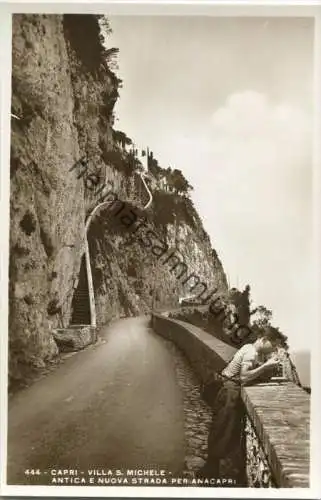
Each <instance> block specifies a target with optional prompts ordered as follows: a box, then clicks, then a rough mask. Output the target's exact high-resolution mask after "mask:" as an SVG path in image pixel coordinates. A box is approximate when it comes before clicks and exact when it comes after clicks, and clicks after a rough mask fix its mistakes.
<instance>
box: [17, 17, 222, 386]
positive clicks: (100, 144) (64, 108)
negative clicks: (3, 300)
mask: <svg viewBox="0 0 321 500" xmlns="http://www.w3.org/2000/svg"><path fill="white" fill-rule="evenodd" d="M84 33H86V36H84ZM105 56H106V53H105V52H104V48H103V46H102V44H101V36H100V29H99V20H98V18H97V16H93V15H81V16H79V15H66V16H63V15H35V14H23V15H22V14H21V15H20V14H19V15H14V16H13V40H12V113H13V114H14V115H16V116H17V117H18V119H17V118H15V117H12V129H11V171H10V176H11V198H10V217H11V227H10V270H9V273H10V284H9V288H10V290H9V295H10V307H9V343H10V346H9V351H10V363H9V371H10V378H11V380H13V381H15V380H19V379H20V378H21V377H22V376H23V374H24V373H25V371H24V368H23V367H32V366H38V365H39V363H40V364H43V363H46V362H47V360H50V359H52V358H53V357H54V356H56V355H57V353H58V349H57V345H56V342H55V341H54V331H56V332H57V329H59V328H66V327H68V326H69V325H70V324H71V323H72V322H73V323H75V321H76V320H74V321H73V316H75V311H74V302H75V300H74V297H75V293H76V292H77V290H79V282H84V283H85V278H84V277H83V273H82V265H83V255H84V246H85V237H86V231H85V221H86V217H87V216H88V214H89V213H90V212H91V210H92V209H93V207H95V205H97V203H98V200H99V197H100V195H101V193H100V194H97V192H96V191H95V192H94V191H93V190H92V189H91V186H90V185H89V184H88V178H89V177H90V176H92V175H93V174H95V175H97V176H98V179H99V182H100V184H104V183H107V182H110V185H112V186H113V190H114V191H115V192H116V193H117V195H118V196H119V198H120V199H122V200H124V201H126V202H128V203H129V204H132V205H133V206H134V207H138V206H139V207H140V209H141V208H142V206H143V205H144V203H145V201H146V192H144V189H143V188H142V186H141V184H140V180H139V179H140V178H139V168H140V166H139V164H137V161H136V160H135V158H133V156H132V155H131V153H130V152H129V151H128V150H126V147H127V146H126V144H125V143H124V141H120V142H119V140H118V139H117V138H116V139H115V131H114V129H113V123H114V117H113V108H114V105H115V102H116V100H117V98H118V87H119V85H120V80H119V79H118V77H117V76H116V75H115V74H114V73H113V71H111V69H110V68H109V67H108V64H107V63H106V57H105ZM118 135H119V134H118ZM125 142H126V141H125ZM83 158H85V159H86V161H85V164H86V169H87V171H86V175H83V176H81V175H79V169H78V167H76V168H73V166H74V165H75V164H79V162H80V160H82V159H83ZM77 162H78V163H77ZM95 193H96V194H95ZM158 194H159V196H158V197H157V195H155V199H154V200H153V203H152V205H151V207H150V208H149V209H148V213H146V214H144V216H145V215H146V216H147V218H148V224H149V225H150V228H153V230H154V231H155V234H157V235H159V236H160V237H161V238H162V239H164V240H165V241H166V243H167V244H168V247H169V248H170V249H177V250H178V251H179V252H180V253H181V254H182V255H183V256H184V262H185V263H186V265H187V267H188V271H189V273H194V274H196V275H198V276H199V277H200V278H201V279H202V281H204V282H206V283H207V284H208V287H209V288H210V287H216V286H217V287H218V288H219V289H220V290H222V291H226V290H227V282H226V277H225V274H224V270H223V267H222V265H221V262H220V260H219V258H218V256H217V255H216V252H215V251H213V250H212V248H211V242H210V240H209V237H208V236H207V234H206V233H205V231H204V228H203V227H202V224H201V221H200V219H199V216H198V214H197V212H196V211H195V209H194V207H193V205H192V202H191V201H190V200H189V199H188V197H184V196H181V195H179V194H175V193H166V196H167V197H168V198H167V201H168V202H166V203H164V198H163V196H164V193H162V192H161V190H160V191H159V193H158ZM169 202H170V206H171V211H170V214H167V213H166V210H164V208H166V207H167V206H169ZM107 215H108V217H107ZM169 215H170V217H169ZM166 217H167V218H166ZM88 243H89V250H90V257H91V267H92V274H93V284H94V290H95V300H96V308H97V320H98V324H103V323H106V322H108V321H110V320H111V319H112V318H117V317H120V316H126V315H136V314H139V313H141V312H143V313H144V312H147V311H149V310H150V309H151V307H152V305H153V304H155V303H156V304H157V306H158V307H162V306H168V305H170V304H172V303H173V302H175V301H176V303H177V300H178V296H179V295H180V294H181V293H183V292H184V289H183V285H182V283H181V282H180V281H179V280H178V279H177V277H176V275H175V273H174V272H173V271H172V270H171V269H170V268H169V267H168V266H167V267H166V265H163V264H160V262H159V260H158V259H157V256H155V255H154V254H153V253H152V252H151V249H150V248H147V247H143V245H141V244H140V243H139V241H130V238H129V235H128V233H126V231H122V230H120V229H119V227H118V228H117V227H115V224H114V222H113V220H112V218H111V215H110V213H109V214H107V213H106V211H105V212H104V211H101V212H99V214H97V217H95V218H94V220H93V223H92V224H91V226H90V230H89V232H88ZM82 312H83V313H84V315H85V313H86V311H85V308H84V310H83V311H82ZM56 338H57V334H56Z"/></svg>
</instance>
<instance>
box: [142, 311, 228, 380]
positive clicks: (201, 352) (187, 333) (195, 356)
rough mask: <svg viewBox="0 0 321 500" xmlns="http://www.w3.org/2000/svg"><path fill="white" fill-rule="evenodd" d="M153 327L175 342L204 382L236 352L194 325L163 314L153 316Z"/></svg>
mask: <svg viewBox="0 0 321 500" xmlns="http://www.w3.org/2000/svg"><path fill="white" fill-rule="evenodd" d="M152 326H153V328H154V330H155V331H156V333H158V334H159V335H162V336H163V337H165V338H167V339H168V340H171V341H172V342H174V343H175V344H176V345H177V346H178V347H179V348H180V349H181V350H182V351H183V352H184V353H185V355H186V356H187V358H188V359H189V361H190V363H191V365H192V366H193V367H194V369H195V371H196V372H197V374H198V375H199V377H200V378H201V380H202V381H206V380H208V379H209V377H210V375H211V374H212V373H213V372H215V371H216V372H220V371H221V370H223V368H224V367H225V366H226V364H227V363H228V362H229V360H230V359H231V358H232V357H233V355H234V353H235V351H236V349H235V348H234V347H232V346H229V345H228V344H225V342H222V341H221V340H218V339H216V338H215V337H213V336H212V335H210V334H209V333H207V332H204V331H203V330H201V329H200V328H197V327H196V326H194V325H191V324H189V323H185V322H184V321H180V320H174V319H169V318H167V317H165V316H163V315H161V314H154V315H153V316H152Z"/></svg>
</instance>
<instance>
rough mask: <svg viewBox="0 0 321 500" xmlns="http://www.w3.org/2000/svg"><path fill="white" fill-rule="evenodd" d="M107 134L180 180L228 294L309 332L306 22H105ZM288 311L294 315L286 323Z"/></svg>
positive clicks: (295, 344) (294, 335)
mask: <svg viewBox="0 0 321 500" xmlns="http://www.w3.org/2000/svg"><path fill="white" fill-rule="evenodd" d="M109 19H110V24H111V28H112V30H113V34H112V35H111V37H109V38H108V39H107V40H108V43H109V47H112V46H114V47H118V48H119V57H118V65H119V69H118V70H117V74H118V76H119V77H120V78H121V79H123V81H124V84H123V88H122V89H120V98H119V99H118V101H117V103H116V106H115V115H116V117H117V118H116V122H115V125H114V126H115V128H117V129H121V130H123V131H124V132H126V134H127V135H128V136H129V137H131V138H132V139H133V140H134V141H135V143H136V144H137V145H139V146H140V147H143V148H144V149H145V148H146V147H147V146H148V147H149V148H150V150H151V151H153V153H154V156H155V158H157V159H158V160H159V163H160V165H161V166H162V167H163V168H167V167H168V166H171V167H172V168H177V169H180V170H182V172H183V174H184V175H185V177H186V178H187V179H188V181H189V182H190V183H191V184H192V185H193V186H194V192H193V193H192V196H191V197H192V200H193V202H194V204H195V207H196V209H197V211H198V213H199V214H200V217H201V219H202V221H203V225H204V228H205V230H206V232H207V233H208V234H209V236H210V240H211V244H212V247H213V248H214V249H215V250H216V252H217V254H218V256H219V258H220V260H221V262H222V265H223V268H224V271H225V273H226V276H227V278H228V282H229V286H230V287H233V286H237V288H240V289H244V287H245V286H246V285H247V284H249V285H250V287H251V298H252V300H253V306H255V305H259V304H263V305H265V306H266V307H267V308H268V309H271V310H272V311H273V318H272V323H273V324H274V325H275V326H278V327H279V328H280V329H281V331H282V332H283V333H284V334H285V335H286V336H287V337H288V339H289V344H290V346H291V348H292V349H294V350H301V349H306V334H305V332H306V331H310V330H311V329H312V323H311V322H312V315H313V311H312V304H311V301H310V300H309V297H310V296H312V257H311V255H312V201H311V200H312V116H313V92H312V91H313V86H312V81H313V36H314V22H313V18H304V17H302V18H281V17H275V18H263V17H262V18H260V17H253V18H250V17H248V18H246V17H242V18H233V17H230V18H224V17H221V18H217V17H211V16H208V17H188V16H187V17H178V16H175V17H174V18H173V17H165V16H164V17H163V16H162V17H152V16H119V17H110V18H109ZM293 311H295V314H293Z"/></svg>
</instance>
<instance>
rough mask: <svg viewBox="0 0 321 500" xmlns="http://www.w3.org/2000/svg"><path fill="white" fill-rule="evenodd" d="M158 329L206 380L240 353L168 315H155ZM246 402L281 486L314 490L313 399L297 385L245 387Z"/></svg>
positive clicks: (289, 383)
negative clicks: (311, 462)
mask: <svg viewBox="0 0 321 500" xmlns="http://www.w3.org/2000/svg"><path fill="white" fill-rule="evenodd" d="M152 326H153V329H154V330H155V331H156V333H158V334H160V335H162V336H163V337H165V338H167V339H169V340H172V341H173V342H174V343H175V344H176V345H177V346H178V347H179V348H181V350H182V351H183V352H184V353H185V355H186V356H187V358H188V359H189V361H190V362H191V364H192V365H193V367H194V369H195V371H196V372H197V373H198V375H199V376H200V378H201V379H202V380H204V379H205V380H206V379H208V377H209V375H210V373H211V372H213V371H220V370H221V369H222V368H224V366H225V365H226V363H227V362H228V361H229V360H230V359H231V358H232V357H233V354H234V353H235V352H236V349H235V348H233V347H231V346H229V345H228V344H225V343H224V342H222V341H221V340H218V339H216V338H215V337H213V336H212V335H210V334H209V333H207V332H205V331H204V330H202V329H201V328H198V327H196V326H194V325H191V324H190V323H186V322H184V321H180V320H175V319H172V318H168V317H166V316H165V315H164V314H152ZM242 398H243V401H244V404H245V407H246V410H247V413H248V416H249V418H250V420H251V423H252V425H253V427H254V429H255V432H256V434H257V436H258V439H259V441H260V443H261V445H262V448H263V449H264V453H265V454H266V457H267V460H268V462H269V465H270V467H271V472H272V475H273V478H274V480H275V483H276V484H277V486H278V487H285V488H286V487H298V488H299V487H302V488H307V487H309V447H310V446H309V423H310V396H309V394H308V393H307V392H305V391H304V390H303V389H301V388H300V387H299V386H297V385H295V384H294V383H292V382H268V383H262V384H257V385H253V386H245V387H243V388H242Z"/></svg>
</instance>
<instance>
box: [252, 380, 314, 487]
mask: <svg viewBox="0 0 321 500" xmlns="http://www.w3.org/2000/svg"><path fill="white" fill-rule="evenodd" d="M242 397H243V401H244V404H245V407H246V410H247V414H248V417H249V420H250V423H251V426H252V427H253V431H254V432H255V434H256V438H257V442H256V443H253V439H252V438H251V437H250V436H249V435H248V440H249V441H248V449H249V448H251V447H252V445H253V444H254V446H255V447H256V448H257V449H259V448H261V449H262V451H264V455H265V457H266V459H267V461H268V463H269V466H270V469H271V476H272V480H273V481H274V482H275V484H276V485H277V486H282V487H285V488H289V487H295V488H308V487H309V465H310V458H309V448H310V441H309V426H310V396H309V394H307V393H306V392H305V391H304V390H303V389H301V388H300V387H298V386H297V385H295V384H293V383H292V382H283V383H282V382H281V383H273V382H270V383H266V384H258V385H256V386H249V387H243V389H242ZM261 466H262V467H263V465H262V463H261Z"/></svg>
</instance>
